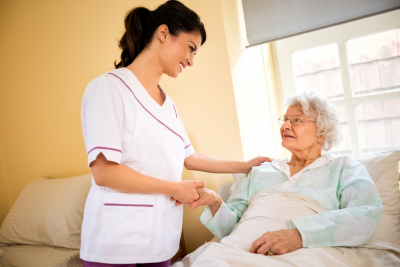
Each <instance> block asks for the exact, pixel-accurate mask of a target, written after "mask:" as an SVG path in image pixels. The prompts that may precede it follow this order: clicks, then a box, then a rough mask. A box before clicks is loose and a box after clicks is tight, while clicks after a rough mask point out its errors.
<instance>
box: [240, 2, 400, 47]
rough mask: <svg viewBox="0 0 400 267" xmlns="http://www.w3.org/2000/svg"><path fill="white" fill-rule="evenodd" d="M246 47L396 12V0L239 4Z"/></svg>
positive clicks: (398, 3) (399, 5)
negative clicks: (243, 22) (244, 25)
mask: <svg viewBox="0 0 400 267" xmlns="http://www.w3.org/2000/svg"><path fill="white" fill-rule="evenodd" d="M242 4H243V11H244V18H245V24H246V32H247V40H248V42H249V46H253V45H257V44H262V43H267V42H271V41H274V40H279V39H283V38H286V37H290V36H294V35H298V34H301V33H306V32H309V31H313V30H318V29H322V28H325V27H329V26H333V25H337V24H341V23H345V22H349V21H352V20H356V19H360V18H364V17H368V16H372V15H376V14H380V13H383V12H387V11H391V10H395V9H398V8H400V0H242Z"/></svg>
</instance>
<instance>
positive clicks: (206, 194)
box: [189, 187, 222, 215]
mask: <svg viewBox="0 0 400 267" xmlns="http://www.w3.org/2000/svg"><path fill="white" fill-rule="evenodd" d="M197 191H198V192H199V195H200V198H199V199H198V200H196V201H193V202H192V203H191V204H190V206H189V209H190V210H194V209H195V208H197V207H199V206H203V205H208V206H209V207H210V209H211V213H212V214H213V215H214V214H215V213H216V212H217V211H218V209H219V207H221V205H222V199H221V197H220V196H219V195H218V194H217V193H215V192H214V191H213V190H211V189H208V188H206V187H204V188H199V189H198V190H197Z"/></svg>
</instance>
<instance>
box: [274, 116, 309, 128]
mask: <svg viewBox="0 0 400 267" xmlns="http://www.w3.org/2000/svg"><path fill="white" fill-rule="evenodd" d="M293 119H299V122H298V123H293ZM278 121H279V124H280V125H284V124H285V122H286V121H290V125H292V126H297V125H299V124H302V123H305V122H314V123H315V122H316V121H313V120H303V119H301V118H300V117H293V118H291V119H288V118H287V117H286V116H282V117H279V118H278Z"/></svg>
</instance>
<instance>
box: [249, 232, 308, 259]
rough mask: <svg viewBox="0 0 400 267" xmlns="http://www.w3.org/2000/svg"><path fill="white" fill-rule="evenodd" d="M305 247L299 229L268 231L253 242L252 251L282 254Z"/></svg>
mask: <svg viewBox="0 0 400 267" xmlns="http://www.w3.org/2000/svg"><path fill="white" fill-rule="evenodd" d="M302 247H303V241H302V238H301V235H300V233H299V231H298V230H297V229H289V230H279V231H274V232H266V233H265V234H263V235H262V236H261V237H260V238H258V239H257V240H256V241H254V242H253V245H252V246H251V249H250V252H251V253H257V254H263V255H268V256H272V255H282V254H285V253H288V252H292V251H295V250H296V249H299V248H302Z"/></svg>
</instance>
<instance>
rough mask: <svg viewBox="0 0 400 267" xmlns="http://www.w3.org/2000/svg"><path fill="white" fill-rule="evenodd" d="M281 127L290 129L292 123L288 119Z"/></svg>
mask: <svg viewBox="0 0 400 267" xmlns="http://www.w3.org/2000/svg"><path fill="white" fill-rule="evenodd" d="M282 128H283V129H288V130H290V128H292V124H291V122H290V120H286V121H284V122H283V124H282Z"/></svg>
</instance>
